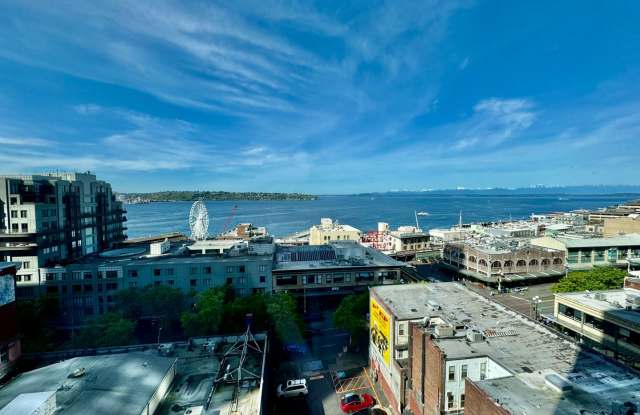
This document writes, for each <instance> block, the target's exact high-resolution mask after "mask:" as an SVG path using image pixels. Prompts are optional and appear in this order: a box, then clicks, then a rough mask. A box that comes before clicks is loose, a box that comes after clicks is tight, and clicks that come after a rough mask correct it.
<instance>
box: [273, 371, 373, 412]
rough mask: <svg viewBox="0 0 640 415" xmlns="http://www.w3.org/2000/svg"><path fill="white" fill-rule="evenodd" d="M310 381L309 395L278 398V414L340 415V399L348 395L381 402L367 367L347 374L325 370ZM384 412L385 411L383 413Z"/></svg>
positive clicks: (308, 382)
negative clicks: (363, 395) (367, 395)
mask: <svg viewBox="0 0 640 415" xmlns="http://www.w3.org/2000/svg"><path fill="white" fill-rule="evenodd" d="M306 379H307V385H308V388H309V394H308V395H307V396H306V397H300V398H283V399H278V401H277V403H276V412H275V413H277V414H309V415H339V414H343V412H342V411H341V409H340V398H341V397H342V396H344V395H345V394H347V393H356V394H363V393H367V394H369V395H371V396H372V397H373V398H374V400H375V402H376V404H379V403H381V401H380V399H381V398H380V396H379V395H378V391H377V390H376V388H375V387H374V385H373V382H372V380H371V378H370V377H369V375H368V373H367V371H366V369H365V368H357V369H352V370H348V371H337V372H336V371H326V372H323V373H320V374H316V375H314V376H310V377H308V378H306ZM381 413H385V412H381Z"/></svg>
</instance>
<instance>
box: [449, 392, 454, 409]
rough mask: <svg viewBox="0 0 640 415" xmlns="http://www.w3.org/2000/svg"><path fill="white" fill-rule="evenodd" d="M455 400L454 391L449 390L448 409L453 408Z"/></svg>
mask: <svg viewBox="0 0 640 415" xmlns="http://www.w3.org/2000/svg"><path fill="white" fill-rule="evenodd" d="M454 405H455V401H454V400H453V393H451V392H447V409H453V406H454Z"/></svg>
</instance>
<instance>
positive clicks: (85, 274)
mask: <svg viewBox="0 0 640 415" xmlns="http://www.w3.org/2000/svg"><path fill="white" fill-rule="evenodd" d="M110 272H115V271H107V277H108V276H109V273H110ZM116 276H117V274H116ZM82 278H84V279H85V280H90V279H91V278H93V274H92V273H91V271H85V272H83V273H82Z"/></svg>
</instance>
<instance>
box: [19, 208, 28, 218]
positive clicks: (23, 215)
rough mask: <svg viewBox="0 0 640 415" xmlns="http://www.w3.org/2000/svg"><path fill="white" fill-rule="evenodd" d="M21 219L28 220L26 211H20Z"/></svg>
mask: <svg viewBox="0 0 640 415" xmlns="http://www.w3.org/2000/svg"><path fill="white" fill-rule="evenodd" d="M20 217H21V218H26V217H27V211H26V210H21V211H20Z"/></svg>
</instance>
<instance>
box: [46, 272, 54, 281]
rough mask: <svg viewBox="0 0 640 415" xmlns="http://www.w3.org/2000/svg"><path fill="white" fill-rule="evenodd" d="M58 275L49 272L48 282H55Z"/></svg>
mask: <svg viewBox="0 0 640 415" xmlns="http://www.w3.org/2000/svg"><path fill="white" fill-rule="evenodd" d="M55 276H56V274H54V273H51V272H47V277H46V278H47V281H53V279H54V278H55Z"/></svg>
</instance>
